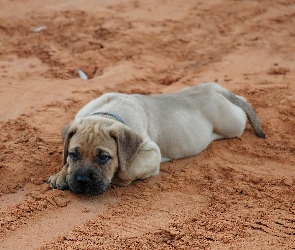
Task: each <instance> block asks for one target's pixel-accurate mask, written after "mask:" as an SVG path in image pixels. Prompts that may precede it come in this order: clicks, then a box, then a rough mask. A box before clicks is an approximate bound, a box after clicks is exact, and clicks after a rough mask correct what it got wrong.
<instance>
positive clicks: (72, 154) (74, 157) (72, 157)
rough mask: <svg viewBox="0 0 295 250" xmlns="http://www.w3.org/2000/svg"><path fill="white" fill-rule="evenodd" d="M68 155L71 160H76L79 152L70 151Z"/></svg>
mask: <svg viewBox="0 0 295 250" xmlns="http://www.w3.org/2000/svg"><path fill="white" fill-rule="evenodd" d="M69 156H70V157H71V159H72V160H73V161H76V160H78V157H79V154H78V152H77V151H72V152H69Z"/></svg>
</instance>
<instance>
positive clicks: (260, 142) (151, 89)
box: [0, 0, 295, 250]
mask: <svg viewBox="0 0 295 250" xmlns="http://www.w3.org/2000/svg"><path fill="white" fill-rule="evenodd" d="M99 2H100V4H98V1H96V0H89V1H86V2H85V1H82V0H77V1H70V0H65V1H57V0H53V1H46V3H45V1H34V0H18V1H10V0H2V1H1V2H0V46H1V48H2V49H1V51H0V77H1V83H0V86H1V87H0V105H1V110H2V112H1V115H0V127H1V130H0V142H1V144H0V148H1V154H0V249H5V250H7V249H14V250H15V249H22V250H24V249H292V248H295V164H294V163H295V156H294V150H295V139H294V133H295V111H294V110H295V84H294V78H295V65H294V60H295V54H294V51H295V42H294V41H295V29H294V28H295V3H294V1H292V0H280V1H271V0H260V1H258V0H257V1H232V0H224V1H221V0H220V1H218V0H214V1H195V0H188V1H180V0H175V1H166V0H159V1H130V0H127V1H115V0H112V1H99ZM40 26H47V29H43V30H41V31H39V32H33V30H34V28H36V27H40ZM77 69H81V70H83V71H84V72H85V73H86V74H87V75H88V76H89V78H91V79H89V80H82V79H80V78H79V77H78V73H77ZM205 81H217V82H219V83H220V84H221V85H223V86H224V87H226V88H228V89H230V90H232V91H233V92H235V93H237V94H239V95H243V96H245V97H246V98H247V99H248V101H249V102H250V103H251V105H252V106H253V107H254V109H255V110H256V111H257V114H258V116H259V118H260V121H261V124H262V127H263V129H264V132H265V133H266V135H267V138H266V139H259V138H257V137H256V136H255V135H254V133H253V130H252V129H251V127H250V125H248V126H247V129H246V131H245V133H244V134H243V135H242V136H241V137H239V138H236V139H231V140H220V141H216V142H213V143H212V144H211V145H210V146H209V148H208V149H206V150H205V151H204V152H202V153H201V154H199V155H197V156H194V157H191V158H187V159H181V160H176V161H172V162H169V163H164V164H162V165H161V172H160V174H159V175H158V176H156V177H153V178H150V179H148V180H145V181H137V182H135V183H133V184H132V185H130V186H128V187H116V186H111V187H110V188H109V189H108V191H107V192H106V193H104V194H103V195H100V196H96V197H87V196H86V197H85V196H76V195H73V194H71V193H70V192H68V191H64V192H63V191H57V190H50V189H49V187H48V184H47V183H46V181H47V179H48V177H49V176H50V175H51V174H53V173H56V172H57V171H58V170H59V169H60V168H61V153H62V141H61V136H60V131H61V129H62V128H63V126H64V125H66V124H67V123H68V122H70V121H71V120H72V119H73V117H74V115H75V113H76V112H77V111H78V110H79V109H80V108H81V107H82V106H83V105H84V104H86V103H87V102H88V101H90V100H92V99H93V98H95V97H97V96H99V95H100V94H102V93H105V92H109V91H116V92H124V93H144V94H155V93H167V92H172V91H175V90H177V89H181V88H183V87H185V86H189V85H196V84H199V83H202V82H205Z"/></svg>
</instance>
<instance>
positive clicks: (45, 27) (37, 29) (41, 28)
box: [33, 26, 47, 33]
mask: <svg viewBox="0 0 295 250" xmlns="http://www.w3.org/2000/svg"><path fill="white" fill-rule="evenodd" d="M46 29H47V26H39V27H37V28H35V29H33V32H35V33H37V32H40V31H41V30H46Z"/></svg>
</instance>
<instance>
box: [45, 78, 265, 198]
mask: <svg viewBox="0 0 295 250" xmlns="http://www.w3.org/2000/svg"><path fill="white" fill-rule="evenodd" d="M247 117H248V119H249V121H250V123H251V125H252V128H253V130H254V132H255V134H256V135H257V136H258V137H261V138H264V137H265V134H264V133H263V131H262V129H261V126H260V123H259V121H258V118H257V116H256V114H255V112H254V110H253V109H252V108H251V106H250V105H249V104H248V103H247V101H246V99H245V98H244V97H242V96H237V95H234V94H233V93H231V92H230V91H228V90H227V89H225V88H223V87H221V86H220V85H218V84H216V83H204V84H200V85H198V86H193V87H188V88H185V89H182V90H180V91H178V92H175V93H172V94H159V95H155V96H145V95H139V94H132V95H126V94H119V93H107V94H104V95H102V96H100V97H99V98H97V99H95V100H93V101H91V102H90V103H88V104H87V105H86V106H84V107H83V108H82V109H81V110H80V111H79V112H78V113H77V115H76V117H75V119H74V121H73V122H72V123H70V124H68V125H67V126H65V128H64V129H63V131H62V137H63V141H64V150H63V168H62V170H61V171H60V172H58V173H57V174H55V175H52V176H51V177H50V178H49V183H50V187H51V188H57V189H62V190H63V189H70V190H71V191H72V192H74V193H77V194H101V193H103V192H104V191H106V189H107V187H108V186H109V185H110V183H111V182H112V183H115V184H118V185H122V186H126V185H128V184H130V183H131V182H132V181H133V180H136V179H146V178H149V177H151V176H155V175H157V174H158V173H159V169H160V163H161V161H169V160H171V159H177V158H183V157H188V156H193V155H196V154H198V153H200V152H201V151H203V150H204V149H205V148H206V147H207V146H208V145H209V144H210V143H211V142H212V141H214V140H218V139H223V138H233V137H236V136H240V135H241V134H242V133H243V131H244V129H245V126H246V122H247Z"/></svg>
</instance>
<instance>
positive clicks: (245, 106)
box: [220, 89, 265, 138]
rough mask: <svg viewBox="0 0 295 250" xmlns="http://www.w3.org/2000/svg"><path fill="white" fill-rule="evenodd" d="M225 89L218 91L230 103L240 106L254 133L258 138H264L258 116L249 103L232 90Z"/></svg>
mask: <svg viewBox="0 0 295 250" xmlns="http://www.w3.org/2000/svg"><path fill="white" fill-rule="evenodd" d="M224 90H226V91H221V92H220V93H221V94H222V95H223V96H224V97H225V98H227V99H228V100H229V101H230V102H231V103H233V104H234V105H237V106H238V107H240V108H241V109H242V110H244V112H245V113H246V115H247V117H248V119H249V121H250V123H251V126H252V128H253V129H254V132H255V134H256V135H257V136H258V137H260V138H265V134H264V133H263V131H262V128H261V126H260V123H259V120H258V117H257V115H256V113H255V111H254V110H253V108H252V107H251V106H250V104H249V103H248V102H247V101H246V99H245V100H243V97H238V96H236V95H235V94H233V93H232V92H230V91H228V90H227V89H224Z"/></svg>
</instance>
